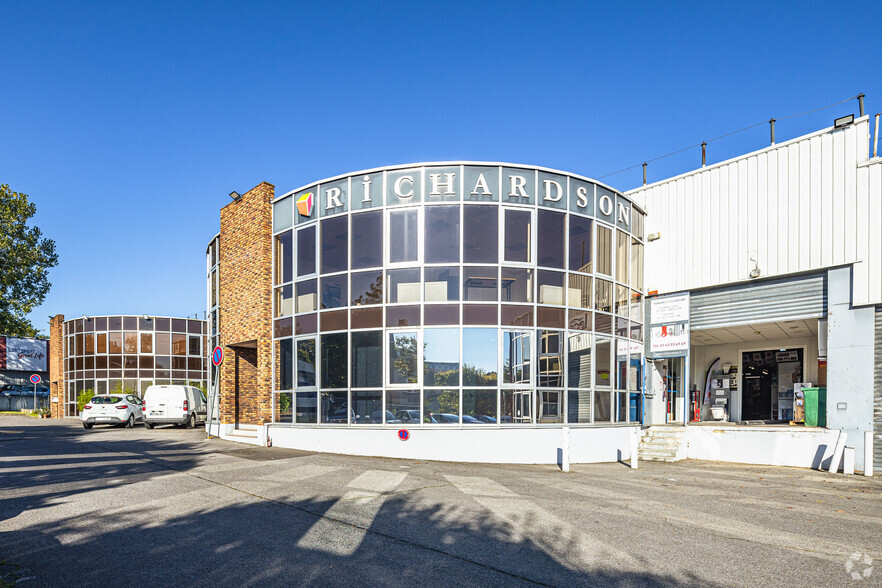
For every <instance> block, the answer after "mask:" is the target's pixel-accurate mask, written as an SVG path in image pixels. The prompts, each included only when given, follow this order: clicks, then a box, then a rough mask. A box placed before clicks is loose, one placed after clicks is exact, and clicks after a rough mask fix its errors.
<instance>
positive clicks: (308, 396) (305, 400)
mask: <svg viewBox="0 0 882 588" xmlns="http://www.w3.org/2000/svg"><path fill="white" fill-rule="evenodd" d="M295 397H296V399H297V407H296V412H295V413H294V422H295V423H304V424H314V423H315V422H316V419H317V416H318V411H317V410H316V409H317V408H318V407H317V406H316V405H317V401H318V393H317V392H314V391H308V392H297V393H296V394H295Z"/></svg>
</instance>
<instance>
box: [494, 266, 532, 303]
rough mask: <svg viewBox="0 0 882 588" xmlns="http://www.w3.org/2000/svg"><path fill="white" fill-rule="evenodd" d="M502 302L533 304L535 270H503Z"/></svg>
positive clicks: (514, 268) (508, 268) (515, 268)
mask: <svg viewBox="0 0 882 588" xmlns="http://www.w3.org/2000/svg"><path fill="white" fill-rule="evenodd" d="M501 282H502V301H503V302H533V270H531V269H527V268H517V267H504V268H502V280H501Z"/></svg>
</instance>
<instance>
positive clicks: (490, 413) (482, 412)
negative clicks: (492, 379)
mask: <svg viewBox="0 0 882 588" xmlns="http://www.w3.org/2000/svg"><path fill="white" fill-rule="evenodd" d="M472 419H474V420H472ZM462 420H463V424H465V425H479V424H483V425H495V424H496V422H497V419H496V390H463V391H462Z"/></svg>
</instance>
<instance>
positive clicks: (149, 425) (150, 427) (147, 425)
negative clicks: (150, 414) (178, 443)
mask: <svg viewBox="0 0 882 588" xmlns="http://www.w3.org/2000/svg"><path fill="white" fill-rule="evenodd" d="M144 426H145V427H147V428H148V429H152V428H153V425H152V424H151V423H144Z"/></svg>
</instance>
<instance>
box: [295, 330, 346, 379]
mask: <svg viewBox="0 0 882 588" xmlns="http://www.w3.org/2000/svg"><path fill="white" fill-rule="evenodd" d="M289 341H290V340H289ZM290 349H291V346H290V345H288V350H289V353H290ZM289 361H290V359H289ZM344 370H345V366H344ZM297 386H298V387H304V388H306V387H309V388H311V387H314V386H315V339H300V340H299V341H297Z"/></svg>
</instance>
